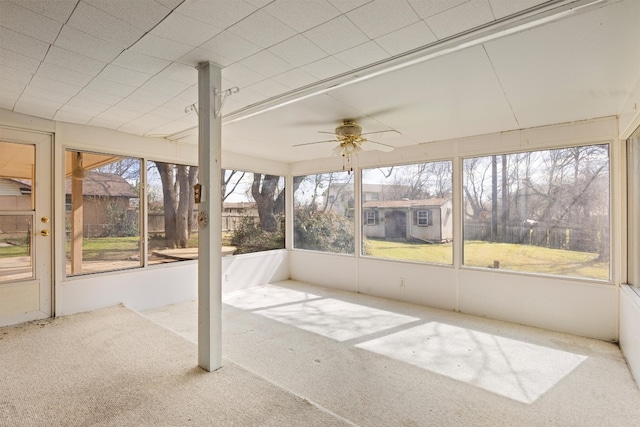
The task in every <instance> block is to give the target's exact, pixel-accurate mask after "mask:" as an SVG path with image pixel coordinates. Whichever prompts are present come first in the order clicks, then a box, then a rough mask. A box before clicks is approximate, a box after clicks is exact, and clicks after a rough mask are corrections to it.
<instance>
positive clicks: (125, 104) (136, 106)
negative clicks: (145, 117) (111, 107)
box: [115, 98, 158, 114]
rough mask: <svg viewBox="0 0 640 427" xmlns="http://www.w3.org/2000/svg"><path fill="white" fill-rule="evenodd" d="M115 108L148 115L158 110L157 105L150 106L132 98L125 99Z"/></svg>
mask: <svg viewBox="0 0 640 427" xmlns="http://www.w3.org/2000/svg"><path fill="white" fill-rule="evenodd" d="M115 107H117V108H122V109H125V110H129V111H135V112H137V113H142V114H146V113H148V112H149V111H153V110H155V109H156V108H158V106H157V105H153V104H148V103H146V102H142V101H134V100H133V99H131V98H125V99H123V100H122V101H120V102H118V103H117V104H116V105H115Z"/></svg>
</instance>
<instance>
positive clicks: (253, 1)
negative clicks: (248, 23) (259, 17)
mask: <svg viewBox="0 0 640 427" xmlns="http://www.w3.org/2000/svg"><path fill="white" fill-rule="evenodd" d="M244 1H245V2H247V3H249V4H250V5H251V6H253V7H255V8H256V9H261V8H263V7H265V6H266V5H268V4H269V3H272V2H273V0H244Z"/></svg>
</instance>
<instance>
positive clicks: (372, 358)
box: [144, 281, 640, 427]
mask: <svg viewBox="0 0 640 427" xmlns="http://www.w3.org/2000/svg"><path fill="white" fill-rule="evenodd" d="M223 302H224V303H225V304H224V306H223V319H224V323H223V341H224V347H223V353H224V355H225V357H226V358H227V360H230V361H233V362H234V363H236V364H238V365H240V366H242V367H243V368H246V369H248V370H250V371H251V372H254V373H256V374H257V375H259V376H260V377H263V378H265V379H267V380H268V381H270V382H273V383H275V384H278V385H279V386H281V387H282V388H285V389H287V390H289V391H291V392H293V393H294V394H296V395H298V396H302V397H304V398H307V399H308V400H310V401H312V402H314V403H316V404H318V405H320V406H322V407H323V408H326V409H327V410H329V411H330V412H331V413H334V414H337V415H339V416H341V417H343V418H345V419H348V420H349V421H351V422H353V423H354V424H356V425H360V426H380V427H387V426H598V427H600V426H615V427H626V426H630V427H631V426H633V427H637V426H640V391H639V390H638V388H637V386H636V385H635V383H634V381H633V379H632V377H631V374H630V372H629V370H628V368H627V366H626V363H625V361H624V359H623V357H622V354H621V352H620V349H619V348H618V346H617V345H616V344H613V343H607V342H602V341H598V340H593V339H588V338H582V337H577V336H573V335H568V334H562V333H556V332H551V331H545V330H540V329H537V328H531V327H524V326H519V325H514V324H510V323H506V322H499V321H494V320H489V319H482V318H478V317H474V316H468V315H462V314H459V313H453V312H448V311H443V310H435V309H430V308H427V307H422V306H417V305H412V304H404V303H399V302H394V301H389V300H385V299H381V298H373V297H368V296H364V295H360V294H353V293H348V292H339V291H335V290H330V289H326V288H320V287H314V286H309V285H306V284H304V283H299V282H293V281H286V282H282V283H277V284H274V285H268V286H261V287H255V288H251V289H248V290H243V291H239V292H235V293H232V294H228V295H225V296H224V298H223ZM144 314H145V315H146V316H149V317H150V318H152V319H153V320H155V321H157V322H159V323H161V324H164V325H165V326H167V327H169V328H171V329H173V330H175V331H176V332H178V333H180V334H182V335H184V336H185V337H187V338H189V339H191V340H194V341H195V339H196V336H197V334H196V325H197V314H196V303H195V302H191V303H184V304H178V305H174V306H169V307H163V308H159V309H154V310H149V311H147V312H145V313H144Z"/></svg>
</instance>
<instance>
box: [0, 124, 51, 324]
mask: <svg viewBox="0 0 640 427" xmlns="http://www.w3.org/2000/svg"><path fill="white" fill-rule="evenodd" d="M51 153H52V135H51V134H47V133H34V132H25V131H22V130H15V129H8V128H0V326H4V325H11V324H16V323H21V322H26V321H29V320H35V319H43V318H47V317H51V316H52V314H53V310H52V297H51V295H52V285H51V284H52V268H51V264H52V248H53V245H52V241H53V236H52V231H53V220H52V217H51V207H52V203H51V193H52V184H51V181H52V174H51V164H52V157H51Z"/></svg>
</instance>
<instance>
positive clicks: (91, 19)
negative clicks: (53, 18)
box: [66, 2, 144, 49]
mask: <svg viewBox="0 0 640 427" xmlns="http://www.w3.org/2000/svg"><path fill="white" fill-rule="evenodd" d="M66 25H69V26H71V27H73V28H75V29H77V30H80V31H83V32H85V33H87V34H91V35H92V36H95V37H97V38H99V39H101V40H105V41H107V42H109V43H113V44H114V45H117V46H121V47H122V48H123V49H124V48H127V47H129V46H131V44H133V43H135V41H136V40H138V39H139V38H140V37H141V36H142V35H143V34H144V31H143V30H141V29H140V28H136V27H134V26H133V25H131V24H128V23H126V22H124V21H121V20H120V19H118V18H115V17H114V16H112V15H109V14H108V13H106V12H104V11H102V10H100V9H98V8H97V7H94V6H91V5H90V4H87V3H85V2H79V3H78V6H77V7H76V9H75V10H74V11H73V14H72V15H71V18H69V21H67V23H66Z"/></svg>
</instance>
